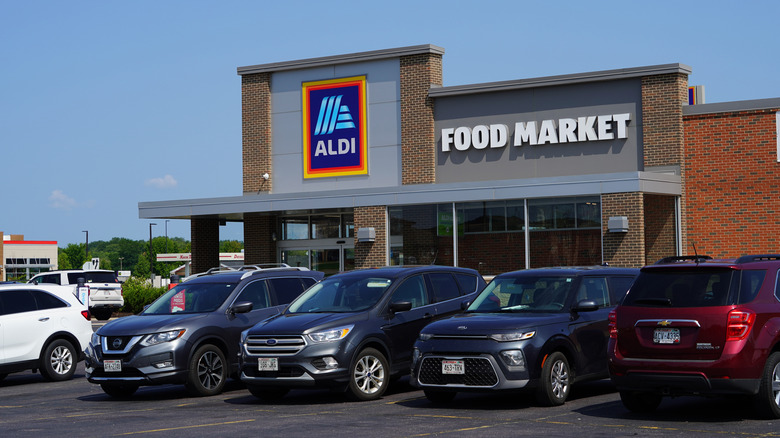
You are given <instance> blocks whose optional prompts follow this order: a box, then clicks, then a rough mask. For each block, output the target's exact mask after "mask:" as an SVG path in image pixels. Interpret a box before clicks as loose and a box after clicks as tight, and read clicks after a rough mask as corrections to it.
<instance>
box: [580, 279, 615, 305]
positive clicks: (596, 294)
mask: <svg viewBox="0 0 780 438" xmlns="http://www.w3.org/2000/svg"><path fill="white" fill-rule="evenodd" d="M582 300H591V301H595V302H596V304H598V305H599V307H609V306H611V305H612V304H611V299H610V296H609V288H608V287H607V279H606V278H605V277H582V281H581V282H580V287H579V288H577V302H580V301H582Z"/></svg>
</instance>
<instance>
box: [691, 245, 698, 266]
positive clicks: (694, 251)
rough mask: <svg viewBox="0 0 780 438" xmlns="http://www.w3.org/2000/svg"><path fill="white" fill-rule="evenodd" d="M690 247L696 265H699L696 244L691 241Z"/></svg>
mask: <svg viewBox="0 0 780 438" xmlns="http://www.w3.org/2000/svg"><path fill="white" fill-rule="evenodd" d="M691 245H693V256H694V257H696V258H695V260H696V264H697V265H698V264H699V252H698V251H696V242H694V241H693V240H691Z"/></svg>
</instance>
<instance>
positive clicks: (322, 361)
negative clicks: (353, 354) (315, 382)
mask: <svg viewBox="0 0 780 438" xmlns="http://www.w3.org/2000/svg"><path fill="white" fill-rule="evenodd" d="M311 364H312V365H314V367H315V368H317V369H318V370H335V369H336V368H338V367H339V363H338V361H337V360H336V359H334V358H332V357H330V356H325V357H321V358H319V359H314V360H313V361H311Z"/></svg>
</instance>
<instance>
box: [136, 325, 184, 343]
mask: <svg viewBox="0 0 780 438" xmlns="http://www.w3.org/2000/svg"><path fill="white" fill-rule="evenodd" d="M185 331H186V330H184V329H182V330H171V331H168V332H160V333H152V334H151V335H146V337H145V338H144V339H143V340H142V341H141V345H143V346H144V347H150V346H152V345H157V344H162V343H163V342H171V341H175V340H176V339H179V338H180V337H181V336H182V335H183V334H184V332H185Z"/></svg>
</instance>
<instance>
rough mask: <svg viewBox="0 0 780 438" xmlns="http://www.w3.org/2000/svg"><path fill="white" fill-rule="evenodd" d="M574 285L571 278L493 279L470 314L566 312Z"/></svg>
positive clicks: (476, 301)
mask: <svg viewBox="0 0 780 438" xmlns="http://www.w3.org/2000/svg"><path fill="white" fill-rule="evenodd" d="M573 283H574V278H573V277H568V276H544V275H541V276H536V275H523V276H519V277H504V278H500V277H497V278H494V279H493V281H491V282H490V284H488V285H487V287H486V288H485V289H484V290H483V291H482V292H481V293H480V294H479V295H478V296H477V298H476V299H475V300H474V302H473V303H472V304H471V306H469V308H468V311H469V312H514V313H523V312H531V313H536V312H563V311H567V312H568V310H564V304H565V303H566V301H567V299H568V297H569V293H570V291H571V290H572V284H573Z"/></svg>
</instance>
